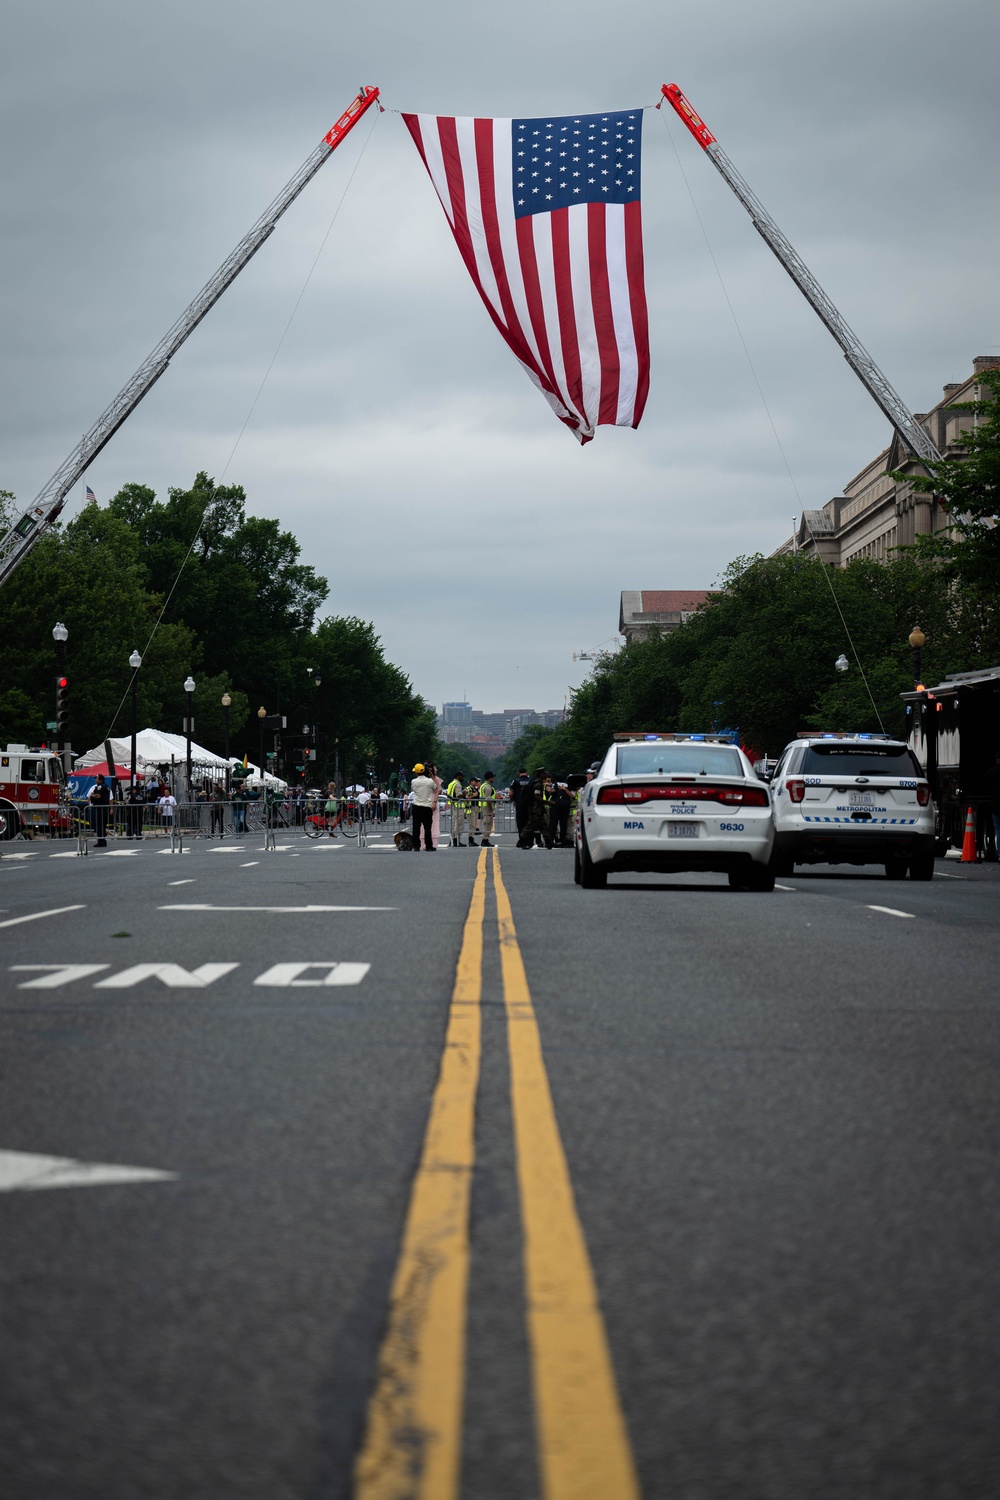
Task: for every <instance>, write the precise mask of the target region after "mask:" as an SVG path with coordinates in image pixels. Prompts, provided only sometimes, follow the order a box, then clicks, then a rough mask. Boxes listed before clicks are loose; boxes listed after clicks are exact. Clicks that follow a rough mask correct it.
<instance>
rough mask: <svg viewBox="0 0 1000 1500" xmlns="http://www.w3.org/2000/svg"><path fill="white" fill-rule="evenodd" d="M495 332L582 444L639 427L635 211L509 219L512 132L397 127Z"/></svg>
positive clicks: (422, 120) (437, 119)
mask: <svg viewBox="0 0 1000 1500" xmlns="http://www.w3.org/2000/svg"><path fill="white" fill-rule="evenodd" d="M403 119H404V121H405V122H406V127H407V129H408V130H409V132H410V134H411V135H412V137H413V140H414V144H415V145H416V147H417V150H418V151H419V152H420V155H421V157H422V158H423V162H424V166H425V167H426V168H427V171H428V173H429V174H430V178H431V181H432V182H433V184H434V187H435V189H436V191H437V195H438V197H439V198H440V200H441V206H442V207H443V209H444V211H445V214H446V215H447V218H448V223H449V224H450V225H451V230H452V233H453V234H454V236H455V241H456V243H457V245H458V248H459V250H460V251H461V254H462V259H463V260H464V261H465V264H466V266H467V267H468V271H469V274H470V276H471V277H472V279H473V281H474V282H475V284H476V287H477V289H478V291H479V295H480V296H481V297H482V299H483V301H484V303H485V304H486V308H487V310H488V312H489V314H490V316H491V317H492V319H493V321H494V323H495V324H496V326H497V328H498V329H499V330H500V332H501V334H502V335H503V337H504V338H505V339H506V341H507V343H508V344H509V345H510V348H511V349H512V350H513V352H514V354H515V355H516V356H517V358H518V360H520V362H521V364H522V365H523V366H524V368H525V370H526V371H527V373H528V375H529V376H530V377H531V379H532V380H533V381H534V382H535V384H536V385H537V386H538V387H539V389H540V390H541V391H542V392H543V393H544V395H545V397H546V399H547V401H548V402H549V405H550V406H551V407H552V409H553V411H554V412H555V414H556V416H557V417H558V418H559V419H560V421H562V422H565V423H566V425H567V426H568V427H570V428H571V429H572V430H573V431H574V432H575V433H576V435H577V437H578V438H579V439H580V441H581V442H584V443H586V442H589V440H590V439H591V438H592V437H593V436H594V432H595V430H596V428H597V427H598V426H600V425H609V426H613V427H638V425H639V419H640V417H641V416H642V411H643V407H644V406H645V404H646V395H647V392H648V390H649V332H648V325H647V317H646V293H645V288H644V285H643V267H642V218H641V205H640V204H639V203H625V204H618V203H580V204H574V205H573V206H572V207H570V208H557V209H555V210H554V211H553V212H551V213H540V214H532V215H531V216H530V217H527V218H522V219H515V217H514V194H513V184H512V181H511V171H512V148H511V121H510V120H477V119H461V118H459V119H455V118H452V117H450V116H442V115H405V114H404V115H403Z"/></svg>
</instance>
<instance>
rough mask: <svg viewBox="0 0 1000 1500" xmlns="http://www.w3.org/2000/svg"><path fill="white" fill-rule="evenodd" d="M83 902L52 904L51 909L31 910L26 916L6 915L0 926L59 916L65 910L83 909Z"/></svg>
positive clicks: (14, 925)
mask: <svg viewBox="0 0 1000 1500" xmlns="http://www.w3.org/2000/svg"><path fill="white" fill-rule="evenodd" d="M85 909H86V908H85V906H84V905H83V904H78V905H76V906H54V907H53V908H52V910H51V911H33V912H32V913H31V915H30V916H28V917H8V918H7V921H6V922H0V927H16V926H17V925H18V923H19V922H37V921H38V920H39V919H40V918H41V917H61V916H62V914H63V912H65V911H84V910H85Z"/></svg>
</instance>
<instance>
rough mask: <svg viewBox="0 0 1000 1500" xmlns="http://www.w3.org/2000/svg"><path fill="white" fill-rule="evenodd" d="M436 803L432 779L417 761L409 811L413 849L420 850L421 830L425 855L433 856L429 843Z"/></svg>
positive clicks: (432, 846) (432, 845) (432, 849)
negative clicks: (411, 821)
mask: <svg viewBox="0 0 1000 1500" xmlns="http://www.w3.org/2000/svg"><path fill="white" fill-rule="evenodd" d="M436 802H437V787H436V786H435V784H434V778H433V776H428V775H427V772H426V770H425V768H424V763H423V761H420V760H418V761H417V763H416V765H415V766H414V767H413V780H412V781H411V782H410V809H411V811H412V814H413V848H414V850H417V849H419V848H420V831H421V829H423V834H424V853H425V854H433V853H434V850H435V847H436V846H435V845H434V844H433V843H432V841H431V829H432V827H433V824H434V807H435V804H436Z"/></svg>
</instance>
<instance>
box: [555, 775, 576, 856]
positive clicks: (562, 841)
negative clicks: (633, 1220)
mask: <svg viewBox="0 0 1000 1500" xmlns="http://www.w3.org/2000/svg"><path fill="white" fill-rule="evenodd" d="M572 806H573V798H572V797H571V796H570V791H569V787H568V786H567V785H566V783H565V781H556V782H553V784H552V789H551V791H550V792H549V843H550V845H552V846H554V847H555V848H557V849H565V848H566V847H567V846H568V844H569V838H568V837H567V835H568V833H569V814H570V809H571V808H572Z"/></svg>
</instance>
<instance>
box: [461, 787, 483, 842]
mask: <svg viewBox="0 0 1000 1500" xmlns="http://www.w3.org/2000/svg"><path fill="white" fill-rule="evenodd" d="M465 815H466V817H467V818H468V820H469V846H470V848H474V847H475V843H476V839H477V837H478V836H479V834H480V833H481V832H482V827H483V820H482V813H481V810H480V806H479V777H478V776H470V777H469V780H468V783H467V785H466V788H465Z"/></svg>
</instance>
